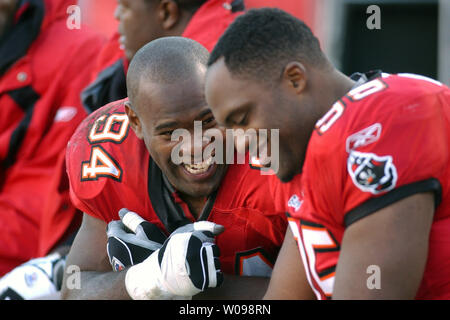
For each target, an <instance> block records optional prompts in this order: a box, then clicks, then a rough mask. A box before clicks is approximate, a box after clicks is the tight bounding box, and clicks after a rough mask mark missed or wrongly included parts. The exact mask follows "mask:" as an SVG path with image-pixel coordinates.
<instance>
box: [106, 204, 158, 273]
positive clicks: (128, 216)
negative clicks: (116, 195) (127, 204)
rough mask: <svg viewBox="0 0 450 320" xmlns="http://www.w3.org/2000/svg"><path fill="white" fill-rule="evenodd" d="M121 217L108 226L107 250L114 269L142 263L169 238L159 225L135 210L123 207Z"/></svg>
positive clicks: (118, 269)
mask: <svg viewBox="0 0 450 320" xmlns="http://www.w3.org/2000/svg"><path fill="white" fill-rule="evenodd" d="M119 217H120V220H116V221H111V222H110V223H109V224H108V227H107V228H106V234H107V236H108V243H107V245H106V251H107V252H108V257H109V262H110V263H111V266H112V267H113V270H114V271H121V270H123V269H124V268H125V267H129V266H132V265H135V264H137V263H141V262H142V261H144V260H145V259H147V258H148V257H149V256H150V255H151V254H152V253H153V252H154V251H156V250H158V249H159V248H161V246H162V244H163V243H164V241H165V240H166V238H167V237H166V236H165V235H164V233H162V231H161V230H159V228H158V227H157V226H155V225H154V224H152V223H150V222H148V221H146V220H144V219H142V218H141V217H140V216H139V215H138V214H137V213H135V212H132V211H130V210H128V209H125V208H123V209H121V210H120V211H119Z"/></svg>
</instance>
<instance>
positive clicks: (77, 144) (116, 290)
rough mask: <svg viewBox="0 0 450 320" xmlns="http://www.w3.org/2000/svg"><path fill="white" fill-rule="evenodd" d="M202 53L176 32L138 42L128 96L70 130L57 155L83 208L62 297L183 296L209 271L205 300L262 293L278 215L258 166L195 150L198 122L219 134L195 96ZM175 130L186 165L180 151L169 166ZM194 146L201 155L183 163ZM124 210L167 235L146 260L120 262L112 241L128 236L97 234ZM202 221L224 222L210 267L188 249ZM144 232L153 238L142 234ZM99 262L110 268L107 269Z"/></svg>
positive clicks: (200, 144) (202, 286) (282, 220)
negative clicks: (75, 282)
mask: <svg viewBox="0 0 450 320" xmlns="http://www.w3.org/2000/svg"><path fill="white" fill-rule="evenodd" d="M208 57H209V53H208V51H207V50H206V49H205V48H204V47H202V46H201V45H200V44H198V43H197V42H195V41H193V40H190V39H186V38H182V37H168V38H162V39H158V40H155V41H153V42H151V43H149V44H148V45H146V46H145V47H144V48H142V49H141V50H140V51H139V52H138V53H137V55H136V56H135V57H134V59H133V60H132V62H131V66H130V70H129V71H128V76H127V86H128V95H129V100H121V101H118V102H113V103H111V104H109V105H107V106H105V107H103V108H100V109H99V110H98V111H96V112H95V113H93V114H92V115H91V116H89V117H88V118H87V119H86V120H85V121H84V122H83V123H82V125H81V126H80V127H79V128H78V129H77V131H76V133H75V134H74V136H73V137H72V139H71V141H70V143H69V147H68V151H67V168H68V174H69V179H70V187H71V196H72V200H73V202H74V204H75V205H76V206H77V207H78V208H79V209H80V210H82V211H84V212H85V214H84V218H83V224H82V227H81V228H80V231H79V233H78V235H77V237H76V239H75V241H74V244H73V246H72V248H71V251H70V254H69V256H68V258H67V265H68V266H70V265H76V266H79V267H80V268H81V285H80V288H78V289H77V288H75V289H74V288H70V286H65V287H63V297H64V298H69V299H74V298H81V299H127V298H130V296H131V297H132V298H134V299H156V298H164V299H172V298H176V297H178V296H181V297H189V298H190V297H191V296H193V295H195V294H196V293H199V292H201V291H205V290H206V289H207V288H208V287H210V288H214V287H216V286H218V285H219V284H220V281H219V280H216V279H215V278H216V276H215V275H216V272H219V274H221V272H222V271H223V273H225V274H226V276H225V280H224V285H223V287H222V288H221V289H218V291H212V295H213V297H218V298H229V299H233V298H234V299H237V298H245V299H255V298H258V297H262V295H263V294H264V292H265V290H266V288H267V284H268V282H269V278H268V277H269V276H270V274H271V270H272V262H273V261H274V259H276V256H277V254H278V251H279V248H280V246H281V243H282V241H283V237H284V233H285V230H286V226H287V221H286V217H285V213H284V211H277V210H276V207H275V202H274V200H273V199H272V197H269V196H268V193H269V191H270V190H269V188H268V185H267V184H264V181H265V178H264V176H262V175H261V174H260V171H259V170H255V169H252V168H250V166H249V165H248V164H230V165H226V164H223V162H222V164H218V163H216V162H215V161H214V160H213V155H212V154H213V153H214V155H216V154H217V153H219V152H220V151H221V150H219V149H215V151H213V152H212V153H211V154H209V155H208V154H205V152H206V150H207V149H208V148H211V141H209V142H206V141H205V139H204V137H203V134H205V132H207V130H209V129H215V130H216V131H219V130H218V129H217V124H216V122H215V119H214V117H213V116H212V114H211V111H210V110H209V108H208V106H207V105H206V102H205V100H204V94H203V90H204V78H205V72H206V62H207V60H208ZM194 121H200V122H201V124H202V133H203V134H202V137H195V134H194ZM180 128H183V129H186V130H188V131H189V132H190V133H191V134H192V136H194V139H200V141H198V140H196V141H191V139H189V141H184V140H183V141H182V146H181V149H180V150H181V152H182V153H183V157H185V156H186V157H188V162H186V158H183V162H182V163H180V164H175V163H174V162H173V159H172V153H173V150H174V149H176V147H177V146H178V145H179V142H178V140H177V141H173V139H171V135H172V133H173V132H174V131H175V130H176V129H180ZM219 132H220V131H219ZM206 140H209V139H206ZM224 145H225V144H224ZM224 145H223V147H224ZM195 148H199V151H201V154H202V155H203V156H204V157H202V159H201V160H194V162H193V163H192V162H191V160H192V159H193V158H191V156H194V154H196V153H197V152H196V151H195V150H194V149H195ZM187 154H189V156H187ZM222 160H224V159H222ZM124 207H126V208H129V209H130V210H132V211H134V212H137V213H139V214H140V215H141V216H142V217H143V218H144V219H145V220H147V221H148V222H150V223H152V224H154V225H155V226H157V227H158V228H159V229H160V230H163V231H164V234H165V235H166V236H168V235H171V237H170V238H169V239H168V240H166V242H165V244H164V246H163V247H162V248H161V249H159V250H158V251H157V252H156V251H155V252H154V253H153V254H152V255H151V256H150V258H148V259H146V258H147V256H144V257H140V258H139V259H140V260H138V257H136V256H133V255H130V257H129V259H128V262H126V261H125V260H124V259H123V257H120V256H118V255H115V254H111V252H112V250H116V249H115V248H112V246H124V247H126V252H132V251H133V250H135V249H136V246H137V245H138V241H135V242H134V244H132V245H131V244H130V245H127V244H126V243H125V242H124V241H123V240H124V239H125V237H123V238H122V239H120V240H117V239H115V240H114V239H112V238H114V237H113V233H114V230H110V229H109V230H108V235H110V238H109V239H108V238H107V236H106V233H105V229H106V226H107V224H108V223H110V222H111V221H113V220H119V211H120V210H121V209H122V208H124ZM120 218H122V220H126V218H124V217H123V216H121V217H120ZM196 221H201V222H196ZM207 221H208V223H209V224H210V225H212V226H215V224H219V225H222V226H223V227H224V228H225V231H223V233H222V234H220V235H219V236H218V237H217V243H216V244H217V246H218V247H219V248H220V262H221V264H220V267H219V265H218V264H217V263H216V264H215V263H213V262H212V263H210V264H207V263H206V262H207V261H212V260H211V259H212V257H211V259H209V260H208V259H206V257H203V258H202V259H201V258H200V256H198V255H196V254H198V251H197V250H195V249H192V248H191V246H190V245H191V244H192V243H195V242H194V241H192V237H193V236H192V233H193V232H194V230H197V229H196V228H198V227H197V226H199V224H198V223H200V226H201V225H202V223H206V222H207ZM194 222H196V223H194ZM193 223H194V224H193ZM213 223H214V224H213ZM133 224H134V225H135V227H136V223H131V225H133ZM192 224H193V227H191V228H192V230H191V231H192V232H184V238H182V239H184V240H183V241H178V240H176V239H177V236H173V235H174V234H173V232H174V231H176V230H178V228H179V227H181V226H185V227H184V228H186V227H188V228H189V226H191V225H192ZM128 226H130V224H128ZM135 227H130V229H131V230H133V229H135ZM202 230H203V229H202ZM197 231H198V230H197ZM203 231H204V230H203ZM213 234H214V235H216V234H215V233H213ZM159 238H160V237H159ZM150 240H152V241H154V242H157V241H156V240H155V239H153V238H152V236H151V235H150ZM163 241H164V238H163V240H162V241H160V243H162V242H163ZM177 241H178V242H177ZM147 242H148V241H144V243H147ZM130 243H131V242H130ZM188 243H189V245H188ZM209 243H211V242H209ZM107 245H108V254H107V251H106V250H105V249H106V248H107ZM140 246H143V245H142V243H141V244H140ZM159 246H161V244H160V245H159ZM156 247H157V246H156ZM169 248H170V249H169ZM186 248H187V249H186ZM154 250H156V249H154ZM108 255H109V256H108ZM158 256H159V259H158V258H157V257H158ZM196 257H197V258H196ZM214 257H215V258H217V252H215V255H214ZM143 259H145V260H144V261H142V260H143ZM158 260H159V262H158ZM166 260H167V261H169V262H168V263H166V264H165V263H164V261H166ZM133 261H134V262H133ZM161 261H162V262H161ZM176 261H178V262H179V264H180V265H181V268H182V269H184V268H185V266H186V261H188V262H189V261H191V262H190V263H189V270H190V272H185V273H183V272H180V271H179V270H178V269H177V268H175V267H174V264H175V262H176ZM132 264H134V266H133V267H131V268H129V267H130V266H131V265H132ZM111 265H113V267H114V270H115V271H119V272H113V271H112V270H111ZM160 265H161V266H160ZM200 266H203V268H200ZM177 270H178V271H177ZM202 270H206V275H205V273H202ZM208 270H209V272H208ZM171 271H173V272H171ZM158 274H160V276H157V275H158ZM208 274H209V276H208ZM245 276H247V277H245ZM153 277H154V278H153ZM213 279H214V280H213ZM172 282H175V283H178V284H179V283H184V282H188V284H187V285H186V286H185V287H184V288H183V289H182V290H178V291H177V290H175V289H174V288H173V286H170V285H167V284H166V283H169V284H170V283H172ZM64 285H66V284H65V281H64ZM136 292H137V293H136ZM161 292H163V293H164V294H161ZM207 293H211V292H207ZM208 297H209V298H211V296H208ZM203 298H205V296H203Z"/></svg>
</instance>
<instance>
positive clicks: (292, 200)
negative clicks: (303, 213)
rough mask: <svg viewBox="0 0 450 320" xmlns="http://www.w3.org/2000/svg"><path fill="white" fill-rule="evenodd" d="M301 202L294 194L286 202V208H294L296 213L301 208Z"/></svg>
mask: <svg viewBox="0 0 450 320" xmlns="http://www.w3.org/2000/svg"><path fill="white" fill-rule="evenodd" d="M302 202H303V201H302V200H300V198H299V197H298V196H297V195H296V194H294V195H293V196H292V197H291V198H290V199H289V201H288V207H291V208H294V210H295V211H298V209H300V207H301V206H302Z"/></svg>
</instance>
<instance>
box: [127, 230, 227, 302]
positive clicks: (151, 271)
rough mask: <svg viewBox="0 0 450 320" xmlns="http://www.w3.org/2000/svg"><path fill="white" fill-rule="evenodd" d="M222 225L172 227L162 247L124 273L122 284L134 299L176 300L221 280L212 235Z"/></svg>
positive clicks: (216, 233)
mask: <svg viewBox="0 0 450 320" xmlns="http://www.w3.org/2000/svg"><path fill="white" fill-rule="evenodd" d="M223 231H224V227H223V226H221V225H218V224H215V223H213V222H209V221H200V222H195V223H193V224H188V225H185V226H183V227H180V228H178V229H177V230H175V231H174V232H173V233H172V234H171V235H170V237H169V238H168V239H167V240H166V241H165V242H164V244H163V246H162V247H161V248H160V249H158V250H157V251H155V252H154V253H152V254H151V255H150V257H148V258H147V259H146V260H144V261H143V262H142V263H139V264H136V265H134V266H132V267H131V268H130V269H129V270H128V271H127V273H126V276H125V286H126V289H127V291H128V294H129V295H130V297H131V298H133V299H135V300H154V299H179V298H180V297H185V298H186V299H190V298H191V297H192V296H194V295H196V294H198V293H200V292H202V291H205V290H206V289H207V288H214V287H218V286H220V285H221V284H222V282H223V274H222V272H221V270H220V263H219V255H220V252H219V248H218V247H217V246H216V245H215V244H214V237H215V236H217V235H219V234H220V233H222V232H223Z"/></svg>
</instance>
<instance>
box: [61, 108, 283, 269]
mask: <svg viewBox="0 0 450 320" xmlns="http://www.w3.org/2000/svg"><path fill="white" fill-rule="evenodd" d="M124 101H125V100H121V101H117V102H113V103H111V104H108V105H106V106H104V107H102V108H100V109H99V110H97V111H96V112H94V113H92V114H91V115H90V116H89V117H88V118H87V119H86V120H85V121H84V122H83V123H82V124H81V125H80V126H79V128H78V129H77V131H76V132H75V134H74V135H73V137H72V139H71V140H70V142H69V145H68V149H67V155H66V162H67V171H68V175H69V180H70V191H71V198H72V201H73V203H74V204H75V206H76V207H77V208H79V209H80V210H82V211H83V212H85V213H87V214H89V215H91V216H93V217H95V218H98V219H101V220H103V221H105V222H107V223H108V222H110V221H112V220H118V219H119V216H118V212H119V210H120V209H121V208H128V209H130V210H132V211H135V212H137V213H139V214H140V215H141V216H142V217H143V218H144V219H146V220H148V221H150V222H152V223H154V224H155V225H157V226H158V227H159V228H160V229H161V230H164V231H165V232H166V233H170V232H172V231H173V230H175V229H176V228H177V227H178V226H180V224H183V223H186V221H188V222H193V221H195V219H194V217H193V215H192V214H191V213H190V211H189V208H188V206H187V204H186V203H185V202H183V201H182V200H181V199H180V197H179V196H178V194H177V192H176V191H175V190H173V189H172V187H171V186H170V185H168V183H167V182H166V179H165V177H164V175H163V174H162V172H161V170H160V169H159V167H158V166H157V165H156V164H155V163H154V162H153V160H152V159H151V157H150V155H149V153H148V151H147V149H146V147H145V144H144V142H143V141H142V140H139V139H138V138H137V137H136V135H135V134H134V132H133V130H132V129H130V127H129V125H128V117H127V116H126V114H125V111H124V103H123V102H124ZM266 181H267V180H265V176H262V175H261V174H260V172H259V171H258V170H254V169H251V168H250V167H249V165H248V164H247V165H229V168H228V170H227V173H226V175H225V177H224V178H223V180H222V183H221V185H220V187H219V189H218V190H217V191H216V192H215V193H214V194H212V195H211V196H210V197H209V198H208V200H207V203H206V205H205V208H204V210H203V212H202V214H201V216H200V218H199V220H208V221H213V222H215V223H218V224H221V225H223V226H225V231H224V233H223V234H221V235H219V236H218V237H217V244H218V246H219V248H220V250H221V258H220V259H221V269H222V270H223V271H224V272H225V273H228V274H237V275H253V276H269V275H270V272H271V270H272V267H273V263H274V261H275V260H276V257H277V254H278V251H279V249H280V247H281V244H282V242H283V238H284V234H285V231H286V227H287V219H286V216H285V211H284V210H281V211H277V210H275V205H274V201H273V200H272V197H271V196H270V192H269V191H270V190H269V186H268V184H267V183H265V182H266ZM105 250H106V248H105Z"/></svg>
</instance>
